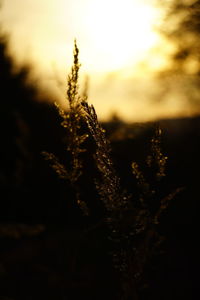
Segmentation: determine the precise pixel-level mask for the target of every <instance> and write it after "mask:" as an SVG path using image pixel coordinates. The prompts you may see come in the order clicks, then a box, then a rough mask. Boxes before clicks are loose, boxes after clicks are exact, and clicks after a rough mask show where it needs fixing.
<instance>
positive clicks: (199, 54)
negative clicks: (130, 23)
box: [161, 0, 200, 76]
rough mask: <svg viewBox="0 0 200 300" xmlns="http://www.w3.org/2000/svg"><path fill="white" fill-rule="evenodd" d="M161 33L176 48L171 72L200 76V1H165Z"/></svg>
mask: <svg viewBox="0 0 200 300" xmlns="http://www.w3.org/2000/svg"><path fill="white" fill-rule="evenodd" d="M161 5H163V6H166V8H167V9H166V15H165V18H164V23H163V26H162V28H161V33H162V34H163V35H164V36H165V37H166V38H167V39H168V40H169V41H170V42H173V43H174V44H175V46H176V50H175V52H174V53H173V54H172V62H173V70H176V71H178V72H182V73H184V74H190V75H191V74H192V75H195V76H199V75H200V35H199V33H200V1H199V0H173V1H169V2H168V1H167V2H166V3H164V2H163V1H162V4H161Z"/></svg>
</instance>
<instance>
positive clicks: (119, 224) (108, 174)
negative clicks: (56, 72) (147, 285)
mask: <svg viewBox="0 0 200 300" xmlns="http://www.w3.org/2000/svg"><path fill="white" fill-rule="evenodd" d="M79 67H80V64H79V61H78V47H77V44H76V41H75V44H74V65H73V67H72V69H71V73H70V75H69V76H68V85H67V93H66V95H67V101H68V104H69V110H68V111H67V112H66V111H64V110H63V109H61V108H60V107H59V106H58V105H56V106H57V108H58V112H59V114H60V116H61V117H62V120H63V121H62V123H61V125H62V126H63V127H64V128H65V129H66V131H67V134H68V146H67V152H68V155H69V156H70V166H69V167H68V168H67V167H66V166H65V165H63V164H62V163H60V161H59V159H58V158H57V157H56V156H55V155H53V154H49V153H47V152H44V155H45V158H46V159H47V160H49V161H50V163H51V166H52V167H53V169H54V170H55V171H56V173H57V174H58V175H59V176H60V177H61V178H64V179H67V180H68V181H69V182H70V183H71V185H72V187H73V188H74V189H75V191H76V195H77V197H76V199H77V204H78V205H79V206H80V208H81V209H82V210H83V212H84V213H85V214H88V213H89V210H88V206H87V204H86V202H85V201H83V200H81V198H80V196H81V193H80V187H79V178H80V177H81V175H82V173H83V162H82V157H81V153H82V152H83V151H86V149H85V147H84V142H85V140H86V139H87V137H90V138H92V139H93V141H94V144H95V153H94V156H93V157H94V164H95V165H96V168H97V170H98V175H97V176H96V178H95V180H94V184H95V186H96V191H97V193H98V195H99V198H100V201H101V203H102V204H103V207H104V216H103V218H102V221H101V222H100V223H98V224H97V226H101V225H102V224H103V226H106V227H107V232H108V236H107V237H108V240H109V241H110V245H111V255H112V261H113V264H114V266H115V267H116V269H117V270H119V274H120V282H121V288H120V292H121V296H120V297H121V298H120V299H123V300H126V299H135V300H136V299H138V287H139V286H140V284H141V282H142V278H143V277H142V276H143V273H144V270H145V267H146V265H147V264H148V262H149V260H150V259H151V257H152V255H153V254H154V251H155V248H156V247H157V246H158V244H159V243H160V241H161V237H160V234H159V233H158V230H157V225H158V224H159V221H160V217H161V214H162V212H163V211H164V210H165V209H166V208H167V206H168V204H169V202H170V200H171V199H172V198H173V197H174V196H175V195H176V194H177V193H178V192H179V191H180V189H177V190H176V191H174V192H172V193H170V194H169V195H168V196H166V197H164V198H161V197H160V196H159V190H158V189H159V185H158V184H156V182H160V180H161V179H162V178H163V177H164V176H165V165H166V161H167V157H166V156H165V155H164V154H163V153H162V150H161V134H162V131H161V129H160V128H159V126H158V127H157V128H156V130H155V135H154V137H153V138H152V139H151V146H150V154H149V156H148V157H147V161H146V165H147V168H151V169H152V172H153V174H152V177H154V180H153V181H152V180H151V181H148V180H147V178H146V176H145V174H144V172H143V171H141V170H140V167H139V166H138V164H137V163H136V162H133V163H132V173H133V175H134V177H135V179H136V181H137V186H138V191H137V193H135V191H133V193H132V194H129V193H128V192H127V191H126V190H125V189H124V188H123V187H122V186H121V180H120V178H119V176H118V174H117V171H116V170H115V167H114V163H113V161H112V157H111V146H110V143H109V141H108V140H107V138H106V134H105V130H104V129H103V128H102V126H101V124H100V123H99V121H98V117H97V114H96V111H95V108H94V107H93V105H89V104H88V102H87V95H86V94H84V96H80V95H79V93H78V74H79ZM83 123H85V124H86V125H87V128H88V129H87V133H86V134H85V133H84V134H82V131H81V126H82V124H83ZM88 151H89V150H88ZM136 195H138V196H136ZM95 228H96V227H95V226H94V227H93V229H95ZM109 251H110V249H109Z"/></svg>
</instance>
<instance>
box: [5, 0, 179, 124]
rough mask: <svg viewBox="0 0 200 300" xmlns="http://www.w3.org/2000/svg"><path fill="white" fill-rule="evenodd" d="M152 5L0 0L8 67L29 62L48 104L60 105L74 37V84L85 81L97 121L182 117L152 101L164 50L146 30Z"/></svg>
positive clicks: (152, 19) (143, 0)
mask: <svg viewBox="0 0 200 300" xmlns="http://www.w3.org/2000/svg"><path fill="white" fill-rule="evenodd" d="M152 3H153V0H152V1H150V0H4V1H3V2H2V8H1V25H2V28H3V29H4V30H5V31H6V32H8V33H9V36H10V52H11V54H13V55H14V56H15V58H16V62H17V63H18V64H21V63H23V62H29V61H30V62H31V63H32V65H33V66H34V76H36V77H38V78H39V82H40V84H41V86H42V87H43V88H45V89H46V90H49V91H50V93H51V94H52V95H53V98H54V99H53V100H56V101H61V102H62V101H64V100H65V96H64V84H65V78H66V75H67V72H68V71H69V69H70V67H71V65H72V58H73V54H72V50H73V43H74V38H76V39H77V43H78V47H79V49H80V57H79V58H80V62H81V64H82V67H81V78H82V79H84V77H85V75H88V76H89V101H90V102H92V103H93V104H94V105H95V107H96V109H97V112H98V115H99V116H100V118H101V119H106V118H107V117H109V116H110V114H112V113H117V114H118V115H119V116H120V117H122V118H124V119H126V120H128V121H145V120H151V119H155V118H158V117H162V116H168V115H169V116H174V115H176V114H178V113H179V112H180V110H181V111H183V107H180V105H179V104H177V103H176V104H175V103H174V102H173V101H171V100H170V101H168V102H167V103H165V104H161V103H156V102H155V101H154V102H153V101H152V98H153V97H158V95H157V94H156V93H155V90H156V83H155V81H154V79H153V74H154V73H155V72H156V70H158V69H159V68H160V67H161V66H164V65H165V64H166V59H165V56H164V54H163V53H164V51H163V53H162V55H161V54H160V52H159V51H160V50H158V49H161V48H162V47H163V49H165V50H166V51H167V50H169V51H170V46H167V45H166V44H164V41H163V40H162V39H161V38H160V36H159V35H158V33H156V32H155V30H154V29H153V28H154V26H158V24H159V23H160V21H161V19H162V14H161V11H160V10H158V9H156V8H155V7H154V6H153V5H152ZM155 47H157V48H155ZM153 48H155V49H157V52H156V51H155V49H154V50H152V49H153ZM168 48H169V49H168ZM161 52H162V51H161Z"/></svg>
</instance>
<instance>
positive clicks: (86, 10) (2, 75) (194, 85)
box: [0, 0, 200, 300]
mask: <svg viewBox="0 0 200 300" xmlns="http://www.w3.org/2000/svg"><path fill="white" fill-rule="evenodd" d="M199 20H200V1H198V0H169V1H166V0H165V1H162V0H159V1H157V0H152V1H148V0H124V1H120V0H115V1H113V0H107V1H104V0H102V1H96V0H85V1H80V0H73V1H72V0H69V1H65V0H55V1H54V0H51V1H47V0H42V1H39V0H4V1H1V7H0V87H1V96H0V97H1V108H0V112H1V115H0V116H1V117H0V124H1V126H0V128H1V129H0V133H1V146H0V191H1V192H0V299H2V300H3V299H7V300H8V299H10V300H14V299H20V300H21V299H26V300H27V299H31V300H32V299H36V298H37V299H44V298H47V299H55V297H56V299H62V300H64V299H79V297H81V296H83V295H85V296H86V297H88V299H102V297H104V298H106V296H105V295H107V298H106V299H117V296H116V294H115V293H114V292H113V291H114V290H115V287H114V284H113V285H112V284H111V283H109V284H108V282H109V274H110V273H109V272H107V268H109V267H110V266H109V262H108V260H107V258H106V256H105V255H104V253H103V247H102V249H101V241H102V240H101V238H100V239H99V241H98V238H97V237H98V234H97V233H95V234H94V235H92V236H89V237H88V238H86V241H84V243H83V244H81V243H82V242H81V243H80V240H81V235H82V228H87V227H88V226H91V225H93V224H95V222H96V220H99V219H100V218H101V210H98V208H99V207H98V204H97V205H96V204H95V201H93V200H94V199H96V198H95V197H96V196H95V191H94V188H93V183H92V178H93V177H94V174H93V169H92V167H90V163H91V158H90V157H86V160H87V162H88V164H86V166H89V168H88V169H87V170H86V176H85V177H84V179H83V182H82V183H81V184H82V189H83V190H82V192H83V197H85V198H88V199H87V200H88V201H89V203H90V204H91V207H92V214H91V216H90V217H88V218H85V217H83V216H82V213H81V212H80V211H79V208H78V207H76V205H75V204H74V202H73V199H74V194H73V190H72V189H71V187H70V186H69V184H68V183H66V182H64V181H62V180H60V179H58V178H57V176H56V175H55V174H54V172H53V170H51V168H50V167H49V165H48V163H47V162H46V161H45V160H44V158H43V156H42V155H41V152H42V151H49V152H52V153H55V154H56V155H58V156H59V157H61V158H62V159H65V156H66V151H65V132H64V131H63V128H62V127H61V125H60V118H59V116H58V113H57V111H56V109H55V107H54V105H53V102H54V101H57V102H59V103H60V104H61V105H63V107H64V108H65V107H67V103H66V98H65V90H66V78H67V74H68V73H69V71H70V68H71V65H72V63H73V43H74V38H76V39H77V44H78V47H79V50H80V57H79V58H80V62H81V64H82V66H81V71H80V93H82V92H83V90H84V86H85V81H87V84H88V95H89V102H90V103H92V104H94V106H95V108H96V110H97V114H98V116H99V119H100V121H101V122H102V125H103V126H104V128H105V129H106V134H107V136H108V138H109V139H110V141H111V145H112V149H113V151H112V154H113V159H114V163H115V166H116V169H117V172H118V173H119V175H120V176H121V178H122V183H123V185H124V187H125V188H126V189H127V190H128V191H130V192H133V194H134V189H135V187H136V183H135V182H134V178H133V176H132V174H131V167H130V166H131V162H132V161H137V162H138V163H139V164H140V165H141V166H142V167H143V165H144V161H145V159H146V156H147V155H148V152H149V147H150V146H149V141H150V138H151V137H152V134H153V130H154V123H155V122H159V124H160V126H161V128H162V131H163V136H162V147H163V152H164V153H165V154H166V155H167V156H168V164H167V170H166V174H167V176H166V178H165V179H164V181H163V183H162V185H161V190H160V194H161V195H165V194H168V193H170V192H171V191H174V190H175V189H176V188H177V187H183V188H184V190H183V191H182V192H181V193H180V194H179V195H177V196H176V198H175V199H174V200H173V201H172V203H171V205H170V207H169V209H168V210H167V211H166V212H165V214H164V216H163V221H162V223H161V225H160V229H159V230H160V231H161V233H162V234H163V235H164V236H165V237H166V244H165V245H164V250H165V253H164V254H163V256H162V259H157V260H156V262H154V264H153V265H152V266H151V268H150V269H151V272H149V274H150V275H148V274H147V277H148V276H149V277H148V288H147V287H146V289H145V288H144V290H142V291H141V295H140V296H141V299H164V300H165V299H166V300H167V299H176V300H177V299H188V298H189V299H197V298H198V297H196V293H198V270H199V245H198V244H199V243H198V239H199V238H198V237H199V229H198V228H199V217H198V211H199V199H200V197H199V196H200V193H199V186H198V185H199V167H200V159H199V150H200V147H199V144H200V143H199V139H200V117H199V112H200V98H199V93H200V88H199V78H200V77H199V75H200V72H199V71H200V54H199V53H200V51H199V50H200V49H199V48H200V46H199V45H200V40H199V32H200V21H199ZM91 151H92V149H91ZM88 156H89V154H88ZM75 249H79V250H77V251H78V257H79V260H78V263H77V264H78V269H77V267H74V265H73V257H74V256H73V253H74V251H75ZM99 249H101V251H102V253H101V255H100V253H99V252H101V251H100V250H99ZM97 261H98V263H97ZM105 270H106V271H105ZM105 274H107V276H105ZM100 291H101V292H100Z"/></svg>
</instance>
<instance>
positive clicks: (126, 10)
mask: <svg viewBox="0 0 200 300" xmlns="http://www.w3.org/2000/svg"><path fill="white" fill-rule="evenodd" d="M82 14H83V16H84V17H82V18H81V17H80V18H79V22H78V23H77V24H78V25H79V26H80V27H79V32H78V30H77V35H78V36H79V37H80V38H79V39H80V42H81V45H82V50H83V51H84V52H83V56H82V57H83V60H84V65H86V66H88V68H89V69H92V71H114V70H118V69H121V68H124V67H126V66H127V65H130V64H131V63H134V62H135V61H137V60H139V59H141V58H142V55H144V53H145V51H147V50H148V49H149V48H151V47H152V46H153V45H154V44H155V42H156V39H157V35H156V33H155V32H154V31H153V29H152V27H153V24H154V23H155V19H156V10H155V8H153V6H150V5H148V4H147V2H144V0H143V1H142V0H123V1H122V0H101V1H99V0H87V3H86V4H84V9H83V10H82ZM83 44H85V45H87V47H86V49H85V50H84V49H83Z"/></svg>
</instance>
